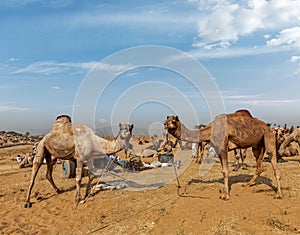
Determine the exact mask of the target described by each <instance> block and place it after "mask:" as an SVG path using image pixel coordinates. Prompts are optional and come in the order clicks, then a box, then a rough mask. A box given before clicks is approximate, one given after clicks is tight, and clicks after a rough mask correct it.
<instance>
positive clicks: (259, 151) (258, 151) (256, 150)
mask: <svg viewBox="0 0 300 235" xmlns="http://www.w3.org/2000/svg"><path fill="white" fill-rule="evenodd" d="M252 151H253V155H254V156H255V158H256V171H255V174H254V175H253V177H252V178H251V180H250V181H249V182H248V183H247V184H245V185H243V186H250V185H252V184H253V183H254V182H255V180H256V179H257V177H258V176H260V174H261V173H262V160H263V157H264V152H265V149H264V146H263V145H262V144H259V145H258V146H256V147H252Z"/></svg>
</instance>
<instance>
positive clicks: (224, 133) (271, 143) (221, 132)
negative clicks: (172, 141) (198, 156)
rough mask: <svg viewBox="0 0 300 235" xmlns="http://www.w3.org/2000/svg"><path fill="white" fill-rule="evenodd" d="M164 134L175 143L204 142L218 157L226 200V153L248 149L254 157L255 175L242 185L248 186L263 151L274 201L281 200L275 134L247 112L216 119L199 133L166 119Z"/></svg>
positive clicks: (259, 167) (259, 169) (176, 120)
mask: <svg viewBox="0 0 300 235" xmlns="http://www.w3.org/2000/svg"><path fill="white" fill-rule="evenodd" d="M164 127H165V128H166V129H167V130H168V132H169V133H170V134H171V135H173V136H174V137H176V138H177V139H179V140H185V141H188V142H208V141H210V144H211V146H212V147H213V148H214V150H215V152H216V154H218V156H219V158H220V161H221V165H222V173H223V177H224V188H223V189H222V190H221V191H220V192H221V196H220V198H221V199H223V200H229V198H230V195H229V186H228V177H229V171H228V151H230V150H233V149H236V148H249V147H252V151H253V154H254V156H255V158H256V172H255V174H254V176H253V177H252V178H251V179H250V181H249V182H248V183H247V184H246V185H245V186H250V185H252V184H253V183H254V182H255V180H256V179H257V177H258V176H259V175H260V174H261V172H262V159H263V156H264V153H265V152H266V153H267V154H268V155H269V156H270V159H271V164H272V167H273V170H274V175H275V178H276V183H277V194H276V198H281V197H282V194H281V188H280V173H279V170H278V167H277V161H276V140H275V135H274V134H273V133H272V132H271V131H270V129H269V127H268V126H267V124H266V123H264V122H263V121H261V120H259V119H257V118H253V117H252V116H251V114H250V112H249V111H248V110H239V111H237V112H235V113H231V114H222V115H219V116H217V117H216V118H215V119H214V121H213V122H211V123H210V124H209V125H208V126H207V127H204V128H202V129H199V130H189V129H187V128H186V127H185V126H184V125H183V124H182V123H181V122H180V120H179V117H178V116H168V117H167V119H166V120H165V122H164Z"/></svg>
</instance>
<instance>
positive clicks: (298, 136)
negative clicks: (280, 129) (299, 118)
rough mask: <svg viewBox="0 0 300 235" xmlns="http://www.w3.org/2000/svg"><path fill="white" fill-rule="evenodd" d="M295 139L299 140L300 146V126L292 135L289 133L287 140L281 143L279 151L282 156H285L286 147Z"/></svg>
mask: <svg viewBox="0 0 300 235" xmlns="http://www.w3.org/2000/svg"><path fill="white" fill-rule="evenodd" d="M293 141H295V142H297V143H298V145H299V146H300V127H299V128H297V129H295V130H294V131H293V132H292V133H291V134H290V135H288V136H287V137H286V138H285V140H284V141H283V142H282V144H281V145H280V148H279V150H278V153H279V155H280V156H283V155H284V153H285V149H286V147H288V145H289V144H290V143H292V142H293Z"/></svg>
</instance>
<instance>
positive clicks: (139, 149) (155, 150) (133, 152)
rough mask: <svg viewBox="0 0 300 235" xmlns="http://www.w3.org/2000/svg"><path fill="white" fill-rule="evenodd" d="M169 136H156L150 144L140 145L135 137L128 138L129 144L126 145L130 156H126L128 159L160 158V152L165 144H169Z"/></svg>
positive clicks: (165, 134)
mask: <svg viewBox="0 0 300 235" xmlns="http://www.w3.org/2000/svg"><path fill="white" fill-rule="evenodd" d="M167 139H168V135H167V133H165V132H163V133H162V135H161V136H157V135H154V136H152V137H151V142H150V143H145V144H142V145H141V144H139V143H137V142H136V141H135V140H134V139H133V137H131V138H128V142H127V144H126V146H127V149H126V151H127V152H128V153H129V154H126V158H129V157H131V156H132V157H138V158H139V159H141V158H144V157H145V158H148V157H158V154H159V152H160V151H162V150H163V148H164V146H165V144H166V143H167Z"/></svg>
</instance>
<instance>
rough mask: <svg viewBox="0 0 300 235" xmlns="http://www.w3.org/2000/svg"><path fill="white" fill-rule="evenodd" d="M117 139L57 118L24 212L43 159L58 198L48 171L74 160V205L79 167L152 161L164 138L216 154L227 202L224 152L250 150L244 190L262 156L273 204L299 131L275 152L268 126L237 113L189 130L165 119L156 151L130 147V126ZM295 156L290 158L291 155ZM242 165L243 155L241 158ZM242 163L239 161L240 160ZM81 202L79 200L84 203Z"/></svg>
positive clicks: (39, 153)
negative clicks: (272, 184)
mask: <svg viewBox="0 0 300 235" xmlns="http://www.w3.org/2000/svg"><path fill="white" fill-rule="evenodd" d="M119 128H120V129H119V133H118V136H117V137H116V138H115V139H113V140H107V139H104V138H101V137H99V136H97V135H96V134H95V133H94V132H93V131H92V130H91V129H90V128H88V127H87V126H85V125H78V124H73V123H72V122H71V118H70V117H69V116H67V115H61V116H58V117H57V119H56V121H55V123H54V124H53V127H52V129H51V131H50V132H49V133H48V134H47V135H45V136H44V137H43V139H42V140H41V141H40V142H39V144H38V145H37V148H36V153H35V158H34V161H33V167H32V176H31V180H30V185H29V189H28V193H27V197H26V201H25V204H24V207H31V205H32V204H31V202H30V195H31V191H32V188H33V185H34V181H35V178H36V175H37V173H38V171H39V169H40V167H41V165H42V163H43V161H44V159H46V163H47V172H46V178H47V180H48V181H49V182H50V184H51V185H52V187H53V188H54V190H55V191H56V192H57V193H60V192H61V190H59V189H58V187H57V186H56V185H55V183H54V181H53V178H52V171H53V166H54V164H55V163H56V161H57V159H62V160H70V159H74V160H76V197H75V199H76V202H77V203H78V202H80V200H81V199H82V198H81V194H80V184H81V179H82V170H83V166H84V165H88V166H90V165H92V164H93V162H92V159H93V156H94V155H95V154H99V153H102V154H107V155H109V154H115V153H117V152H119V151H120V150H124V151H125V152H126V156H127V157H130V155H131V156H134V157H136V156H138V157H144V156H148V157H149V156H156V155H155V154H156V153H157V151H160V150H161V149H164V148H166V146H168V145H169V146H170V147H174V145H175V144H173V145H172V144H170V141H169V138H170V137H173V138H175V139H176V141H186V142H189V143H197V144H198V145H199V146H200V144H202V143H209V146H210V147H212V148H213V149H214V150H215V153H216V155H217V156H218V157H219V159H220V162H221V166H222V173H223V177H224V188H223V189H222V191H221V196H220V198H221V199H224V200H229V198H230V192H229V185H228V177H229V169H228V151H231V150H235V151H236V150H240V149H242V150H244V151H245V149H247V148H252V151H253V155H254V157H255V159H256V171H255V174H254V176H253V177H252V178H251V180H250V181H249V182H248V183H247V184H246V186H249V185H252V184H254V183H255V180H256V179H257V177H259V175H260V174H261V172H262V161H263V158H264V154H265V153H266V155H267V157H268V159H269V160H270V162H271V164H272V167H273V170H274V175H275V179H276V184H277V192H276V198H281V197H282V193H281V187H280V173H279V170H278V166H277V156H279V158H280V156H285V155H287V154H290V153H291V152H293V151H294V150H291V147H290V143H291V142H292V141H296V142H298V144H299V143H300V128H297V129H295V130H294V132H293V133H291V134H290V135H288V136H287V137H286V138H285V140H281V143H280V147H279V145H278V138H276V135H275V134H274V133H273V132H272V131H271V129H270V128H269V126H268V125H267V124H266V123H265V122H263V121H261V120H259V119H257V118H254V117H252V115H251V114H250V112H249V111H248V110H238V111H236V112H234V113H231V114H222V115H219V116H217V117H216V118H215V119H214V121H213V122H211V123H210V124H209V125H208V126H206V127H204V128H201V129H198V130H189V129H187V128H186V127H185V126H184V124H183V123H181V122H180V120H179V117H178V116H168V117H167V119H166V120H165V121H164V128H165V130H166V132H165V133H164V135H163V138H160V139H159V138H154V139H153V142H154V143H155V144H156V145H155V147H154V148H153V146H152V148H151V147H147V148H142V149H140V150H138V151H137V146H134V145H135V144H136V143H134V141H132V129H133V125H132V124H120V126H119ZM293 153H294V152H293ZM242 155H243V159H244V158H245V154H244V153H243V152H242ZM243 159H242V160H243ZM93 177H94V176H93V174H92V173H91V172H89V174H88V179H89V180H88V183H87V186H86V192H85V197H86V196H87V195H88V193H89V191H90V189H91V181H92V179H93ZM85 197H84V198H85Z"/></svg>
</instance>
